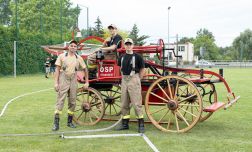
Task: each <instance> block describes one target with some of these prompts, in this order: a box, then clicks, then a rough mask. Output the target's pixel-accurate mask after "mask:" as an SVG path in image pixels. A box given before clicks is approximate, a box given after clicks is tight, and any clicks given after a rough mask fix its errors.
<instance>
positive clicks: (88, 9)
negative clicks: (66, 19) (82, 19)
mask: <svg viewBox="0 0 252 152" xmlns="http://www.w3.org/2000/svg"><path fill="white" fill-rule="evenodd" d="M79 5H80V4H79ZM80 6H82V7H85V8H86V9H87V36H89V8H88V7H87V6H84V5H80Z"/></svg>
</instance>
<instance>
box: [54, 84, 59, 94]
mask: <svg viewBox="0 0 252 152" xmlns="http://www.w3.org/2000/svg"><path fill="white" fill-rule="evenodd" d="M54 90H55V91H56V92H58V91H59V84H58V83H55V84H54Z"/></svg>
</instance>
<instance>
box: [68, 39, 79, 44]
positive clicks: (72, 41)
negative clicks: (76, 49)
mask: <svg viewBox="0 0 252 152" xmlns="http://www.w3.org/2000/svg"><path fill="white" fill-rule="evenodd" d="M72 43H74V44H76V45H78V42H77V41H75V40H71V41H70V42H69V44H72Z"/></svg>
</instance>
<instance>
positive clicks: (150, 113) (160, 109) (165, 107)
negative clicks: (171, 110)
mask: <svg viewBox="0 0 252 152" xmlns="http://www.w3.org/2000/svg"><path fill="white" fill-rule="evenodd" d="M164 109H167V107H164V108H161V109H158V110H156V111H154V112H151V113H150V115H152V114H154V113H158V112H160V111H162V110H164Z"/></svg>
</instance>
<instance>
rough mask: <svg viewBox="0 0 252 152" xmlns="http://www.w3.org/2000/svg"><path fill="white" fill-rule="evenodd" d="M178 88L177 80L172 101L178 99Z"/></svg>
mask: <svg viewBox="0 0 252 152" xmlns="http://www.w3.org/2000/svg"><path fill="white" fill-rule="evenodd" d="M178 87H179V80H178V81H177V84H176V88H175V93H174V100H177V99H178V96H177V93H178Z"/></svg>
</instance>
